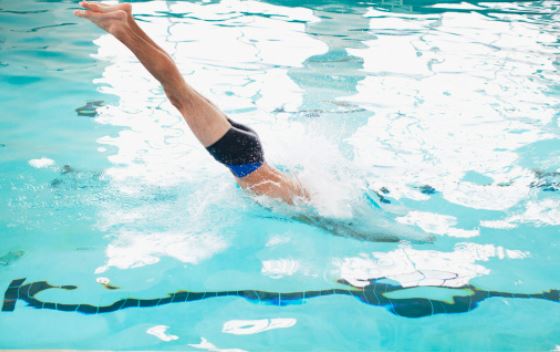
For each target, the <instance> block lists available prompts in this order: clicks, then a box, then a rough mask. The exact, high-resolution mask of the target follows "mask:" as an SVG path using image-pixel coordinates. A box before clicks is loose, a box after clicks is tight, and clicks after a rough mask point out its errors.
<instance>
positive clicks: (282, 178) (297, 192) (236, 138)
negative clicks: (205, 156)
mask: <svg viewBox="0 0 560 352" xmlns="http://www.w3.org/2000/svg"><path fill="white" fill-rule="evenodd" d="M80 5H81V6H82V7H83V8H85V9H86V10H76V11H75V12H74V14H75V15H76V16H78V17H82V18H86V19H88V20H90V21H91V22H93V23H94V24H96V25H97V26H98V27H100V28H101V29H103V30H105V31H106V32H108V33H110V34H112V35H113V36H114V37H115V38H117V39H118V40H119V41H120V42H121V43H123V44H124V45H125V46H126V47H127V48H129V49H130V50H131V51H132V53H134V55H136V57H137V58H138V60H140V62H141V63H142V64H143V65H144V67H145V68H146V69H147V70H148V71H149V72H150V74H151V75H152V76H153V77H154V78H155V79H157V80H158V81H159V82H160V83H161V85H162V86H163V89H164V91H165V94H166V95H167V97H168V98H169V100H170V101H171V103H172V104H173V106H175V108H177V110H178V111H179V112H180V113H181V115H182V116H183V118H184V119H185V121H186V123H187V125H188V126H189V127H190V129H191V130H192V132H193V133H194V135H195V136H196V138H197V139H198V140H199V142H200V143H201V144H202V145H203V146H204V147H205V148H206V150H208V152H209V153H210V154H211V155H212V156H213V157H214V159H216V160H217V161H218V162H220V163H222V164H224V165H225V166H226V167H227V168H229V170H230V171H231V173H232V174H233V176H234V177H235V180H236V181H237V183H238V184H239V185H240V186H241V188H243V189H244V190H246V191H248V192H249V193H251V194H254V195H257V196H268V197H270V198H273V199H278V200H281V201H283V202H285V203H287V204H290V205H291V204H294V202H295V201H296V200H297V199H302V200H305V199H309V196H308V194H307V192H306V191H305V190H304V188H303V187H302V186H301V184H300V183H299V182H298V181H297V180H295V179H293V178H291V177H290V176H288V175H286V174H284V173H282V172H280V171H278V170H277V169H275V168H274V167H272V166H271V165H270V164H268V163H267V162H266V161H265V158H264V152H263V148H262V145H261V143H260V141H259V137H258V135H257V133H256V132H255V131H254V130H252V129H251V128H249V127H247V126H245V125H242V124H240V123H238V122H235V121H233V120H231V119H229V118H228V117H227V116H226V115H225V114H224V113H223V112H222V111H220V109H219V108H218V107H217V106H216V105H214V104H213V103H212V102H211V101H209V100H208V99H207V98H205V97H204V96H202V95H201V94H200V93H198V92H197V91H196V90H195V89H194V88H193V87H191V86H190V85H189V84H188V83H187V82H186V81H185V79H184V78H183V77H182V76H181V74H180V72H179V69H178V68H177V65H176V64H175V62H173V59H172V58H171V56H170V55H169V54H167V53H166V52H165V51H164V50H163V49H162V48H161V47H160V46H158V45H157V44H156V43H155V42H154V41H153V40H152V39H151V38H150V37H149V36H148V35H147V34H146V33H145V32H144V31H143V30H142V29H141V28H140V26H139V25H138V24H137V23H136V21H135V20H134V17H133V16H132V8H131V5H130V4H129V3H123V4H117V5H106V4H100V3H95V2H88V1H83V2H80Z"/></svg>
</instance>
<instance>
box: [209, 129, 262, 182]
mask: <svg viewBox="0 0 560 352" xmlns="http://www.w3.org/2000/svg"><path fill="white" fill-rule="evenodd" d="M228 121H229V123H230V124H231V128H230V129H229V130H228V131H227V132H226V134H225V135H224V136H223V137H222V138H220V139H219V140H218V141H217V142H215V143H214V144H212V145H210V146H208V147H206V150H208V152H209V153H210V154H211V155H212V156H213V157H214V159H216V160H217V161H219V162H220V163H222V164H224V165H225V166H227V167H228V168H229V169H230V171H231V172H232V173H233V174H234V175H235V176H236V177H239V178H241V177H245V176H247V175H249V174H250V173H252V172H253V171H256V170H257V169H258V168H259V167H261V165H262V164H263V163H264V152H263V148H262V145H261V142H260V140H259V136H258V135H257V133H256V132H255V131H254V130H252V129H251V128H249V127H247V126H245V125H243V124H240V123H237V122H235V121H232V120H230V119H228Z"/></svg>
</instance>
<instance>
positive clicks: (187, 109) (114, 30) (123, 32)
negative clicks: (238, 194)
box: [75, 2, 231, 147]
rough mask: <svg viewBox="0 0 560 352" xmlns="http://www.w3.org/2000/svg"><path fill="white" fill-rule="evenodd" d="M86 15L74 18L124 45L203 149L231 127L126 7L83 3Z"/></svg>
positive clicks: (125, 5)
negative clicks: (96, 27) (192, 85)
mask: <svg viewBox="0 0 560 352" xmlns="http://www.w3.org/2000/svg"><path fill="white" fill-rule="evenodd" d="M82 6H84V7H86V8H88V10H87V11H82V10H78V11H76V12H75V14H76V16H79V17H83V18H87V19H88V20H90V21H92V22H93V23H95V24H96V25H97V26H99V27H101V28H102V29H104V30H105V31H107V32H108V33H110V34H112V35H113V36H115V38H117V39H118V40H119V41H121V42H122V43H123V44H124V45H126V46H127V47H128V48H129V49H130V50H131V51H132V52H133V53H134V55H136V57H137V58H138V60H140V62H141V63H142V64H143V65H144V67H145V68H146V69H147V70H148V71H149V72H150V74H152V76H154V78H156V79H157V80H158V81H159V82H160V83H161V85H162V86H163V89H164V90H165V94H166V95H167V97H168V98H169V100H170V101H171V103H172V104H173V105H174V106H175V107H176V108H177V109H178V110H179V112H180V113H181V115H183V118H184V119H185V121H186V122H187V124H188V125H189V127H190V128H191V130H192V131H193V133H194V135H195V136H196V137H197V138H198V140H199V141H200V142H201V143H202V145H204V146H205V147H207V146H209V145H212V144H213V143H214V142H216V141H217V140H218V139H220V138H221V137H222V136H223V135H224V134H225V133H226V132H227V131H228V130H229V128H230V127H231V125H230V123H229V122H228V120H227V118H226V116H225V114H224V113H223V112H221V111H220V110H219V109H218V108H217V107H216V106H215V105H214V104H212V103H211V102H210V101H209V100H208V99H206V98H205V97H203V96H202V95H200V93H198V92H197V91H196V90H194V88H192V87H190V86H189V85H188V84H187V83H186V82H185V80H184V79H183V77H182V76H181V73H180V72H179V69H178V68H177V65H175V63H174V62H173V60H172V59H171V57H170V56H169V55H168V54H167V53H166V52H165V51H164V50H163V49H162V48H160V47H159V46H158V45H157V44H155V43H154V42H153V41H152V40H151V39H149V37H148V35H147V34H146V33H144V31H142V29H141V28H140V27H139V26H138V24H137V23H136V22H135V21H134V18H133V17H132V15H131V12H130V6H129V5H127V4H121V5H115V6H114V7H105V6H95V5H93V4H92V3H89V2H83V3H82Z"/></svg>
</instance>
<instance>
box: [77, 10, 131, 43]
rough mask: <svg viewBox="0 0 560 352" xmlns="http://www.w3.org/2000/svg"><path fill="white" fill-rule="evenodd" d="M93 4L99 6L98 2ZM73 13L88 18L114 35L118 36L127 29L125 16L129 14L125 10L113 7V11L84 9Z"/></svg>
mask: <svg viewBox="0 0 560 352" xmlns="http://www.w3.org/2000/svg"><path fill="white" fill-rule="evenodd" d="M89 4H91V3H88V5H89ZM95 5H98V6H99V5H100V4H95ZM123 5H127V4H123ZM115 6H119V5H115ZM84 7H85V6H84ZM86 8H89V7H86ZM100 8H101V7H100ZM105 9H107V8H105ZM74 15H76V16H78V17H83V18H86V19H88V20H90V21H91V22H93V23H95V24H96V25H97V26H98V27H100V28H102V29H104V30H105V31H107V32H109V33H111V34H113V35H115V36H118V35H119V34H121V33H124V31H127V30H128V19H127V18H128V16H129V13H127V12H126V11H125V10H120V9H115V10H113V11H107V12H97V11H94V10H85V11H84V10H76V11H74Z"/></svg>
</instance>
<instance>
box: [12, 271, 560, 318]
mask: <svg viewBox="0 0 560 352" xmlns="http://www.w3.org/2000/svg"><path fill="white" fill-rule="evenodd" d="M384 279H385V278H380V279H373V280H370V281H369V284H368V285H367V286H365V287H363V288H355V287H352V288H351V289H342V288H335V289H325V290H314V291H300V292H269V291H260V290H239V291H206V292H195V291H184V290H180V291H176V292H174V293H170V294H168V295H167V296H166V297H162V298H154V299H138V298H123V299H120V300H118V301H116V302H114V303H112V304H110V305H106V306H94V305H91V304H65V303H53V302H43V301H41V300H39V299H37V298H35V295H37V294H38V293H39V292H42V291H45V290H49V289H63V290H75V289H77V288H78V287H77V286H75V285H62V286H53V285H51V284H49V283H48V282H46V281H36V282H32V283H28V284H25V285H24V282H25V279H17V280H13V281H12V282H11V283H10V285H9V286H8V288H7V289H6V291H5V293H4V301H3V305H2V311H3V312H13V311H14V310H15V308H16V303H17V301H18V300H22V301H24V302H26V303H27V304H28V306H30V307H33V308H37V309H50V310H58V311H63V312H79V313H82V314H103V313H112V312H116V311H119V310H123V309H126V308H147V307H154V306H161V305H166V304H170V303H184V302H194V301H201V300H206V299H212V298H216V297H240V298H244V299H246V300H247V301H249V302H251V303H254V304H269V305H274V306H286V305H293V304H303V303H305V301H306V300H309V299H313V298H316V297H323V296H336V295H339V296H351V297H354V298H356V299H357V300H359V301H360V302H363V303H366V304H368V305H373V306H380V307H384V308H385V309H387V310H388V311H389V312H391V313H393V314H395V315H398V316H401V317H406V318H421V317H427V316H431V315H436V314H456V313H466V312H469V311H471V310H474V309H475V308H477V307H478V305H479V303H480V302H482V301H485V300H487V299H489V298H496V297H501V298H513V299H540V300H546V301H550V302H555V303H560V291H559V290H548V291H544V292H540V293H509V292H500V291H487V290H480V289H477V288H476V287H474V286H472V285H464V286H461V287H456V288H453V289H454V290H457V291H465V290H469V291H471V292H472V294H470V295H459V296H453V300H452V302H447V301H439V300H431V299H428V298H422V297H414V298H388V297H386V296H385V294H387V293H391V292H395V291H402V290H407V289H412V288H415V287H403V286H401V285H397V284H393V283H386V282H381V280H384ZM339 283H342V284H346V285H349V286H351V285H350V284H349V283H348V282H346V281H344V280H339ZM416 287H424V288H426V287H432V288H438V287H439V288H441V287H440V286H416ZM446 289H449V288H446Z"/></svg>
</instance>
